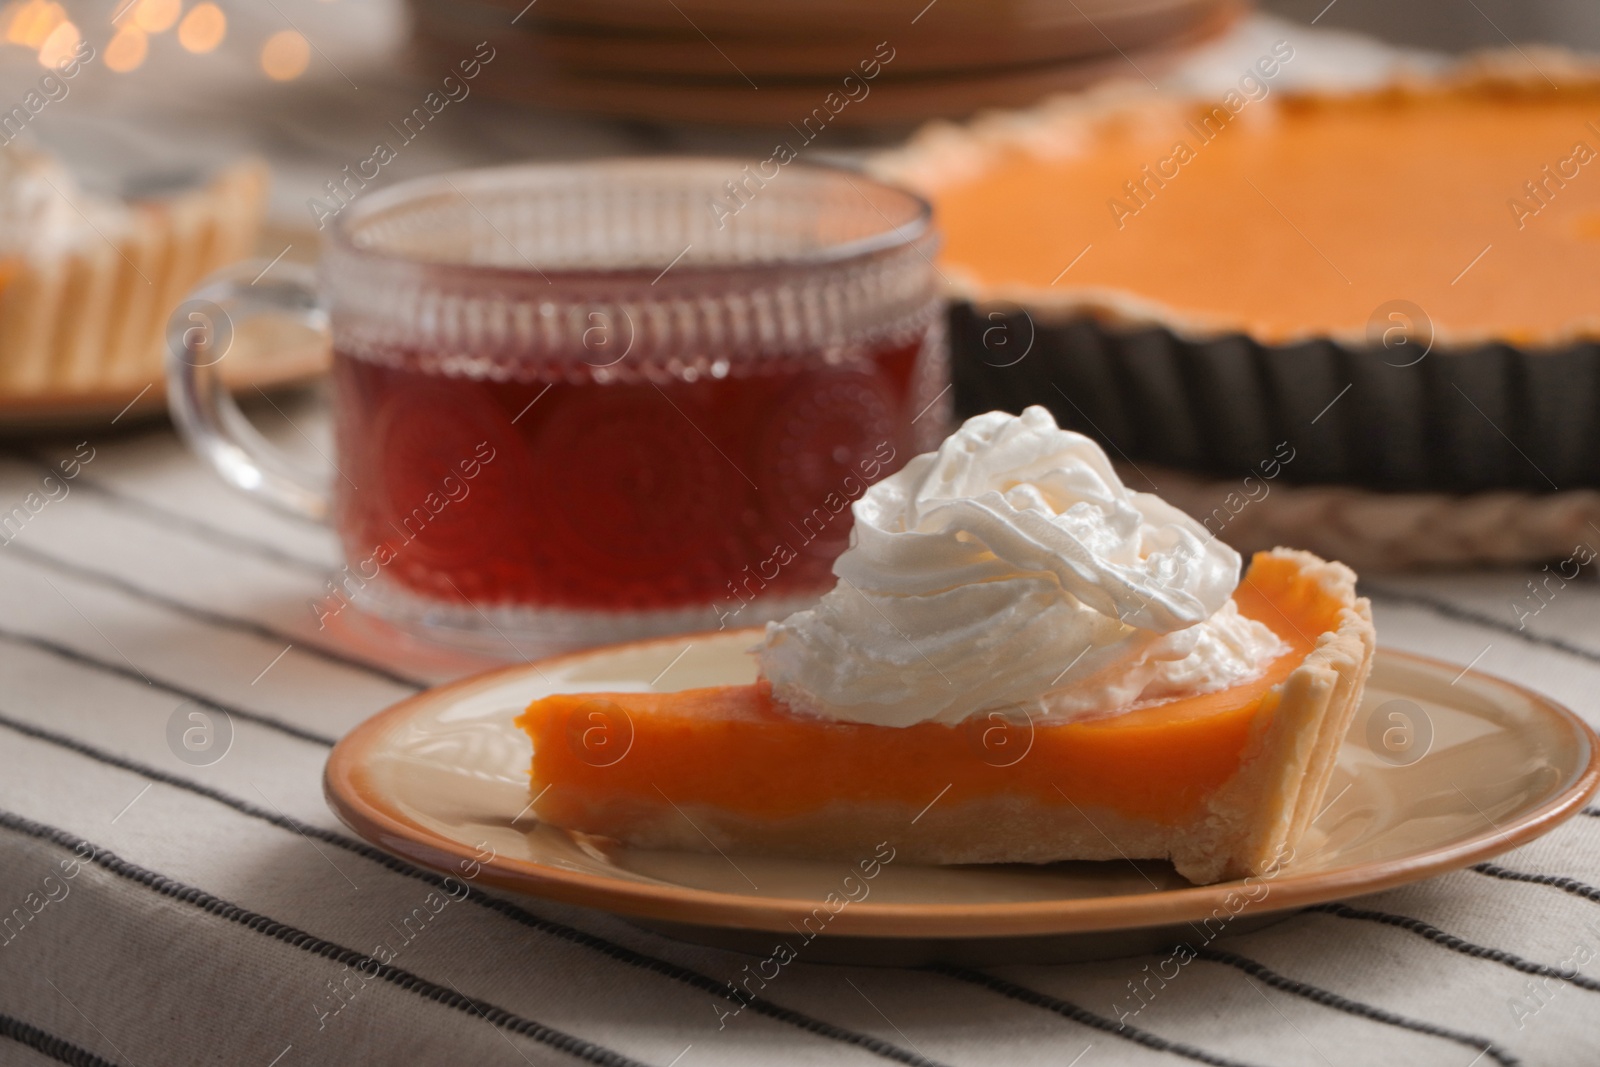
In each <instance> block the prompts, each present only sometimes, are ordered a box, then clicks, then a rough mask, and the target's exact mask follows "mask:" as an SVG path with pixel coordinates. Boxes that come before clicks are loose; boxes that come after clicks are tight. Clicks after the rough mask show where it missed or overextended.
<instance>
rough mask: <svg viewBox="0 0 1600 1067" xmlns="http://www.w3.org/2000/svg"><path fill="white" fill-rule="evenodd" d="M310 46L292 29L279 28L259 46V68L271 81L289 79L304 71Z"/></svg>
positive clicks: (308, 58) (298, 75)
mask: <svg viewBox="0 0 1600 1067" xmlns="http://www.w3.org/2000/svg"><path fill="white" fill-rule="evenodd" d="M310 62H311V46H310V45H309V44H307V43H306V39H305V38H304V37H302V36H300V35H299V34H298V33H296V32H295V31H294V30H279V31H278V32H277V33H275V34H273V35H272V36H271V37H268V38H267V43H266V44H264V45H262V46H261V69H262V71H264V72H265V73H266V75H267V77H269V78H271V79H272V80H273V81H280V82H286V81H291V80H293V79H295V78H298V77H300V75H302V74H304V73H305V72H306V66H307V65H308V64H309V63H310Z"/></svg>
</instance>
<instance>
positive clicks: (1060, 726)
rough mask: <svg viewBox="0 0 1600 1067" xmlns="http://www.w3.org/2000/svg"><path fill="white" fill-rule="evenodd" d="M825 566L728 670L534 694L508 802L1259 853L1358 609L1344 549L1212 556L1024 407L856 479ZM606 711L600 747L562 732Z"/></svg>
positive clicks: (666, 827) (1335, 737) (1323, 726)
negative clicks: (821, 585)
mask: <svg viewBox="0 0 1600 1067" xmlns="http://www.w3.org/2000/svg"><path fill="white" fill-rule="evenodd" d="M855 520H856V526H855V534H854V536H853V538H852V543H851V547H850V548H849V549H848V550H847V551H846V552H845V553H844V554H843V555H842V556H841V557H840V558H839V560H838V561H837V563H836V564H835V567H834V571H835V573H836V575H837V576H838V579H839V581H838V585H837V586H836V588H835V589H834V590H833V591H832V592H830V593H829V594H827V596H825V597H824V598H823V599H822V601H821V602H820V603H819V604H818V605H817V606H815V607H813V608H810V609H807V610H805V611H801V612H797V613H796V614H794V615H792V616H790V617H789V618H788V619H786V620H784V621H783V622H781V623H773V624H769V626H768V627H767V629H766V632H765V634H764V635H762V634H760V633H759V631H752V637H753V638H759V640H760V644H759V645H758V646H757V647H756V648H755V650H754V653H755V655H756V657H757V660H758V661H759V663H760V667H761V677H760V679H759V680H758V681H757V682H755V683H754V684H750V685H734V686H719V687H714V688H707V689H691V690H684V691H679V692H672V693H577V694H560V695H555V696H550V697H545V698H542V699H539V700H536V701H534V702H533V703H532V704H531V705H529V707H528V709H527V710H526V712H525V713H524V714H523V715H522V716H521V717H519V719H518V720H517V721H518V724H519V725H520V726H521V727H522V728H523V729H524V730H526V731H527V733H528V735H529V736H530V737H531V738H532V740H533V749H534V755H533V764H532V789H533V793H534V795H535V796H536V797H537V801H536V803H535V805H534V811H535V812H536V813H537V815H538V817H539V818H540V819H541V820H543V821H545V822H547V823H550V824H553V825H556V826H560V827H565V828H568V829H571V830H575V831H581V832H584V833H588V834H596V835H602V836H606V837H611V838H615V839H618V840H621V841H624V842H627V843H629V844H631V845H635V846H643V847H657V848H676V849H693V850H709V849H711V848H713V847H715V848H719V849H721V850H723V851H725V852H729V853H734V852H744V853H767V854H779V855H795V856H814V857H830V856H839V857H845V858H851V857H855V856H858V855H868V854H871V852H872V849H873V848H874V847H876V846H877V844H878V843H879V842H883V841H888V842H890V843H892V844H893V846H894V848H895V850H896V856H897V858H898V859H900V860H905V861H910V862H920V863H934V864H957V863H1047V862H1052V861H1057V860H1109V859H1124V858H1128V859H1170V860H1171V861H1172V862H1173V864H1174V865H1175V866H1176V868H1177V870H1178V871H1179V873H1181V874H1182V875H1184V876H1185V877H1186V878H1189V879H1190V880H1192V881H1195V882H1201V883H1203V882H1212V881H1217V880H1220V879H1226V878H1236V877H1243V876H1245V875H1249V874H1252V873H1260V872H1262V871H1263V870H1264V869H1267V868H1269V867H1271V866H1273V865H1275V864H1277V863H1279V862H1282V861H1283V860H1284V858H1285V857H1286V856H1287V855H1289V850H1290V849H1292V847H1293V845H1294V844H1295V842H1296V841H1297V840H1298V839H1299V837H1300V836H1301V834H1302V833H1304V831H1305V830H1306V828H1307V826H1308V825H1309V823H1310V821H1311V818H1312V817H1313V815H1314V814H1315V812H1316V811H1317V808H1318V805H1319V803H1320V801H1321V799H1322V796H1323V793H1324V791H1325V789H1326V786H1327V783H1328V779H1329V776H1330V774H1331V772H1332V769H1333V766H1334V763H1335V760H1336V757H1337V754H1338V750H1339V746H1340V744H1341V743H1342V741H1343V739H1344V735H1345V732H1346V730H1347V729H1348V727H1349V724H1350V720H1351V717H1352V716H1353V714H1354V712H1355V709H1356V707H1357V705H1358V703H1359V700H1360V694H1361V689H1362V685H1363V683H1364V682H1365V679H1366V676H1367V672H1368V669H1369V667H1370V664H1371V658H1372V652H1373V647H1374V634H1373V627H1372V621H1371V614H1370V611H1369V609H1368V605H1367V602H1366V601H1365V600H1364V599H1361V598H1358V597H1357V596H1356V595H1355V576H1354V575H1353V574H1352V573H1351V572H1350V571H1349V569H1347V568H1345V567H1343V566H1341V565H1340V564H1337V563H1329V562H1325V561H1323V560H1320V559H1318V558H1316V557H1315V556H1312V555H1310V554H1308V553H1304V552H1295V551H1290V550H1286V549H1275V550H1273V551H1271V552H1264V553H1259V554H1257V555H1256V557H1255V558H1254V559H1253V560H1252V561H1251V564H1250V566H1249V569H1248V570H1247V571H1245V573H1244V575H1243V578H1242V580H1241V579H1240V573H1239V572H1240V559H1239V557H1238V555H1237V554H1236V553H1235V552H1234V551H1233V550H1232V549H1230V548H1228V547H1227V546H1226V545H1223V544H1222V543H1220V542H1218V541H1216V540H1215V539H1213V538H1211V537H1210V536H1209V534H1208V533H1207V532H1206V531H1205V530H1204V529H1203V528H1202V527H1201V526H1200V525H1199V524H1197V523H1196V522H1195V521H1194V520H1193V519H1190V518H1189V517H1188V516H1187V515H1184V514H1183V513H1182V512H1180V511H1178V510H1177V509H1175V508H1173V507H1171V506H1170V505H1168V504H1166V503H1165V502H1163V501H1162V500H1161V499H1160V498H1159V497H1157V496H1154V495H1152V494H1149V493H1141V492H1136V491H1133V490H1130V489H1129V488H1127V487H1126V486H1124V485H1123V484H1122V483H1121V481H1120V480H1119V479H1118V477H1117V475H1116V473H1115V472H1114V471H1113V469H1112V467H1111V465H1110V463H1109V462H1108V461H1107V459H1106V457H1105V455H1104V453H1103V452H1101V450H1100V448H1099V447H1098V446H1097V445H1095V444H1094V443H1093V442H1092V441H1090V440H1089V439H1088V438H1086V437H1083V436H1082V435H1079V434H1076V433H1072V432H1069V431H1065V430H1061V429H1059V428H1058V427H1057V426H1056V424H1055V422H1054V420H1053V419H1052V418H1051V416H1050V415H1049V413H1048V412H1046V411H1045V410H1044V409H1043V408H1030V409H1028V410H1027V411H1025V412H1024V413H1023V414H1022V415H1021V416H1012V415H1006V414H1002V413H999V412H991V413H989V414H986V415H980V416H977V417H975V418H973V419H970V420H968V421H967V423H966V424H965V425H964V426H962V427H961V429H960V430H959V431H958V432H957V433H955V434H954V435H952V436H951V437H950V438H949V439H947V440H946V441H945V442H944V444H943V445H942V446H941V447H940V449H939V451H938V452H936V453H929V454H926V455H922V456H918V457H916V458H915V459H913V460H912V461H911V462H910V463H909V464H908V465H907V466H906V467H905V469H904V470H902V471H900V472H899V473H898V474H895V475H893V476H891V477H890V478H888V479H886V480H884V481H883V482H880V483H878V484H877V485H876V486H874V487H873V488H871V489H869V490H868V491H867V493H866V494H865V495H864V496H863V498H862V499H861V500H860V501H858V502H857V503H856V505H855ZM619 717H624V718H626V720H628V722H629V724H630V726H631V731H630V735H631V745H630V746H629V747H628V748H627V750H626V752H625V753H620V754H619V753H616V752H608V753H607V754H606V755H605V756H604V757H603V758H596V754H595V752H594V751H591V750H588V749H586V747H585V745H584V743H583V738H584V737H585V731H586V730H588V729H589V728H590V726H591V725H598V726H600V727H602V728H603V727H604V726H605V725H606V724H610V723H614V722H616V721H617V719H618V718H619Z"/></svg>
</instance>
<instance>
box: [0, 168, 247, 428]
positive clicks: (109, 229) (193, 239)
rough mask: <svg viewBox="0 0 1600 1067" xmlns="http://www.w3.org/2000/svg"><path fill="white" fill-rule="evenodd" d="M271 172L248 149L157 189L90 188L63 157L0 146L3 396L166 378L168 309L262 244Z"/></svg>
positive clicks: (134, 385) (103, 388) (128, 385)
mask: <svg viewBox="0 0 1600 1067" xmlns="http://www.w3.org/2000/svg"><path fill="white" fill-rule="evenodd" d="M266 187H267V173H266V168H265V166H264V165H263V164H261V163H259V162H255V161H247V162H243V163H239V164H236V165H234V166H231V167H229V168H227V169H225V170H223V171H221V172H220V173H218V174H216V175H214V176H213V177H212V178H211V179H210V180H208V181H206V182H205V183H204V184H200V185H196V186H194V187H191V188H186V189H183V190H181V191H179V192H176V193H174V194H172V195H170V196H166V197H162V198H159V199H149V200H138V201H133V202H124V201H121V200H116V199H112V198H106V197H99V196H93V195H89V194H86V193H84V192H82V191H80V190H79V189H78V187H77V184H76V183H75V182H74V181H73V180H72V176H71V175H70V174H69V173H67V172H66V170H65V169H64V168H63V167H62V166H61V165H60V164H59V163H57V162H56V161H55V160H53V159H51V158H50V157H49V156H47V155H44V154H43V153H40V152H38V151H35V150H32V149H29V148H27V147H25V146H23V145H22V144H21V143H20V142H17V141H13V142H11V143H9V144H7V145H6V146H4V147H3V148H0V399H11V398H27V397H36V396H40V395H45V394H49V395H58V396H59V395H65V394H73V393H89V392H94V393H112V392H115V391H117V390H129V389H132V390H137V389H139V388H140V387H142V386H144V385H145V384H148V383H150V382H154V381H159V380H160V377H161V374H162V361H163V358H164V356H165V351H166V342H165V330H166V325H167V322H166V320H167V316H168V315H169V314H170V313H171V311H172V310H173V308H175V307H176V306H177V305H178V303H179V302H180V301H181V300H182V299H183V295H184V294H185V293H186V292H188V291H189V290H190V289H191V288H193V287H194V285H195V283H196V282H198V281H199V280H200V279H201V278H203V277H205V276H206V275H207V274H210V273H211V272H212V271H214V270H216V269H217V268H219V267H222V266H224V265H227V264H229V263H232V262H234V261H236V260H239V259H242V258H244V257H246V256H248V255H249V254H250V252H251V251H252V249H253V247H254V244H255V240H256V236H257V233H258V231H259V229H260V225H261V217H262V211H263V208H264V204H265V196H266Z"/></svg>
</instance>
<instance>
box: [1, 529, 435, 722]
mask: <svg viewBox="0 0 1600 1067" xmlns="http://www.w3.org/2000/svg"><path fill="white" fill-rule="evenodd" d="M5 550H9V551H10V552H11V553H12V554H13V555H18V556H22V557H23V558H25V559H29V560H32V561H33V562H35V563H38V564H40V565H41V566H44V567H48V568H50V569H51V570H53V571H55V572H56V573H57V574H65V575H69V576H71V577H73V578H77V579H78V580H80V581H83V582H87V583H90V584H92V585H98V586H101V587H103V588H106V589H115V590H116V591H117V592H119V593H122V594H124V595H125V596H129V597H132V598H134V599H135V600H142V601H144V602H145V603H147V604H154V605H156V606H158V607H161V608H164V609H166V610H167V611H170V612H172V613H174V614H177V615H182V616H184V617H186V618H190V619H194V620H195V621H196V622H203V623H206V624H207V625H210V626H216V627H219V628H221V629H225V630H235V631H238V632H239V633H246V634H250V635H251V636H252V637H259V638H261V639H262V640H264V641H271V642H283V643H286V644H292V645H294V647H296V648H298V649H300V650H301V651H302V652H305V653H307V654H308V655H312V656H315V657H317V658H318V659H321V660H323V661H325V662H327V663H332V664H336V665H337V666H340V667H348V668H350V669H352V670H357V671H361V672H363V673H365V674H370V675H372V676H373V677H374V678H381V679H383V680H384V681H386V682H392V683H394V684H395V685H398V686H402V687H404V688H406V689H410V690H413V691H415V690H421V689H426V688H427V684H426V683H424V682H420V681H418V680H417V679H415V678H408V677H406V676H405V675H403V674H398V673H396V672H394V671H391V670H389V669H388V668H387V667H384V666H381V665H379V664H375V663H368V662H367V661H365V660H361V659H356V658H355V657H354V656H347V655H345V654H344V653H343V652H340V651H338V650H337V649H332V648H327V647H325V646H323V645H318V644H314V643H312V642H311V641H308V640H307V639H306V638H305V637H304V636H303V635H301V634H295V633H290V632H289V631H287V630H279V629H276V628H274V627H271V626H268V625H267V624H266V623H263V622H257V621H256V620H255V619H241V618H238V617H236V616H233V615H224V614H222V613H221V612H218V611H212V610H211V609H209V608H202V607H196V606H195V605H193V604H186V603H184V602H183V601H181V600H177V599H175V598H173V597H170V596H167V595H166V594H165V593H158V592H156V591H155V590H153V589H146V588H144V587H143V586H139V585H135V584H134V583H133V582H130V581H128V580H127V579H126V578H123V577H121V576H120V575H116V574H110V573H107V572H106V571H99V570H94V569H93V568H90V567H85V566H83V565H82V564H80V563H76V562H71V561H68V560H63V559H57V558H56V557H54V556H52V555H50V554H48V553H45V552H40V551H39V550H38V549H36V548H30V547H28V546H27V545H24V544H21V543H20V542H17V541H11V542H9V543H7V544H6V545H5Z"/></svg>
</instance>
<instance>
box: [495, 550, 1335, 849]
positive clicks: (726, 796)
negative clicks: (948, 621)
mask: <svg viewBox="0 0 1600 1067" xmlns="http://www.w3.org/2000/svg"><path fill="white" fill-rule="evenodd" d="M1234 600H1235V601H1236V602H1237V604H1238V607H1239V611H1240V613H1241V614H1243V615H1245V616H1247V617H1249V618H1252V619H1255V620H1257V621H1259V622H1261V623H1264V624H1265V625H1266V626H1268V627H1269V628H1270V629H1271V630H1272V631H1273V632H1274V633H1276V634H1277V635H1278V637H1279V638H1281V639H1282V640H1283V641H1284V642H1285V644H1287V645H1288V646H1289V650H1288V651H1287V652H1285V653H1284V654H1283V655H1282V656H1280V657H1279V658H1278V659H1277V660H1275V661H1273V662H1272V663H1271V664H1270V665H1269V667H1268V668H1267V670H1266V671H1265V673H1263V674H1262V675H1261V676H1260V677H1258V678H1256V679H1254V680H1252V681H1250V682H1246V683H1243V684H1240V685H1237V686H1234V687H1232V688H1228V689H1225V690H1221V691H1218V692H1212V693H1206V694H1203V695H1196V696H1192V697H1186V698H1180V699H1175V700H1169V701H1165V702H1162V703H1160V704H1153V705H1148V706H1143V707H1138V708H1135V709H1134V710H1131V711H1126V712H1122V713H1118V714H1108V715H1106V716H1103V717H1098V718H1092V719H1088V720H1083V719H1079V720H1076V721H1070V722H1062V723H1054V724H1052V723H1049V722H1047V721H1040V722H1033V723H1029V722H1028V721H1027V720H1026V719H1025V718H1023V717H1022V716H1020V715H1019V716H1017V717H1015V718H1012V717H998V716H991V717H988V718H985V717H984V716H982V715H979V716H975V717H973V718H971V719H969V720H967V721H966V722H963V723H960V724H955V725H950V724H943V723H932V722H928V723H920V724H917V725H914V726H908V727H892V726H877V725H866V724H858V723H846V722H835V721H828V720H821V719H817V718H814V717H810V716H801V715H796V714H793V713H791V712H789V711H788V709H787V708H785V707H784V706H783V705H781V704H779V703H777V702H775V701H774V700H773V698H772V695H771V691H770V688H769V687H768V686H767V685H766V684H765V683H764V682H759V681H758V682H756V683H755V684H752V685H736V686H718V687H713V688H706V689H690V690H683V691H680V692H674V693H584V694H562V695H556V696H550V697H545V698H543V699H540V700H536V701H534V702H533V703H532V704H531V705H530V706H529V707H528V709H527V711H526V712H525V713H524V714H523V715H521V716H520V717H519V718H518V720H517V723H518V725H519V726H521V727H522V728H523V729H524V730H526V731H527V733H528V735H529V736H530V737H531V738H532V740H533V750H534V755H533V766H532V787H533V792H534V793H535V795H536V796H537V797H538V800H537V803H536V804H535V811H536V814H537V815H538V817H539V818H540V819H541V820H542V821H544V822H547V823H550V824H553V825H556V826H562V827H567V828H570V829H577V830H584V829H587V828H590V827H594V826H597V825H605V819H604V817H603V816H602V815H601V814H600V813H601V811H602V809H605V808H613V809H614V808H615V807H616V806H617V805H619V804H621V805H623V806H631V804H632V803H633V802H637V804H639V805H643V806H645V807H658V806H662V805H663V804H665V803H667V802H670V803H672V804H674V805H678V806H679V807H680V808H681V807H689V806H706V807H712V808H718V809H722V810H725V811H729V812H734V813H737V814H739V815H741V816H744V817H747V818H753V819H771V820H780V819H783V818H786V817H791V816H797V815H804V814H807V813H811V812H816V811H818V810H820V809H823V808H825V807H827V806H828V805H830V804H833V803H836V802H841V801H842V802H846V803H850V802H856V803H863V802H864V803H872V802H890V803H895V804H903V805H906V806H907V807H908V808H910V809H911V810H913V811H915V810H916V809H920V808H922V807H923V806H924V805H926V804H928V803H929V802H930V801H931V800H933V799H934V798H935V796H936V795H937V796H939V797H940V798H941V799H940V802H941V803H944V802H947V801H950V802H959V801H963V800H981V799H984V798H988V797H994V796H1004V795H1017V796H1022V797H1026V798H1027V799H1029V800H1030V801H1032V802H1034V803H1036V804H1039V805H1042V806H1046V807H1048V806H1060V807H1062V808H1070V806H1072V805H1079V806H1083V807H1095V808H1101V809H1110V810H1113V811H1117V812H1120V813H1122V814H1125V815H1127V816H1130V817H1134V818H1139V819H1144V820H1149V821H1151V822H1155V823H1158V824H1163V825H1177V824H1180V823H1182V822H1184V821H1185V820H1187V819H1189V818H1190V817H1192V816H1193V815H1195V814H1196V813H1197V811H1199V810H1200V809H1201V807H1202V806H1203V804H1204V802H1205V800H1206V798H1207V797H1208V796H1209V795H1210V794H1211V793H1213V792H1214V791H1215V790H1216V789H1218V788H1219V787H1220V786H1222V785H1223V784H1224V783H1225V782H1227V781H1228V780H1229V779H1230V778H1232V777H1233V775H1234V774H1235V773H1236V772H1237V771H1238V770H1239V769H1240V767H1241V765H1242V764H1243V763H1244V762H1245V761H1246V760H1247V759H1248V758H1249V757H1250V754H1251V745H1252V741H1253V740H1254V739H1255V738H1256V737H1257V736H1258V735H1259V734H1260V733H1261V731H1262V730H1263V729H1264V728H1265V727H1266V725H1267V724H1268V723H1269V722H1270V720H1271V716H1272V714H1273V710H1274V708H1275V707H1276V705H1277V699H1278V694H1277V692H1276V691H1275V689H1274V687H1275V686H1277V685H1278V684H1279V683H1281V682H1282V681H1283V680H1284V679H1285V678H1286V677H1287V676H1288V675H1289V673H1290V672H1291V671H1292V670H1294V668H1295V667H1296V666H1298V665H1299V664H1300V663H1301V661H1302V660H1303V659H1304V658H1305V656H1306V654H1307V653H1308V652H1309V651H1310V650H1311V649H1312V647H1313V646H1314V644H1315V643H1316V641H1317V638H1318V635H1320V634H1322V633H1324V632H1325V631H1328V630H1331V629H1333V628H1334V627H1335V625H1336V624H1337V618H1338V614H1339V610H1340V604H1339V603H1338V602H1337V601H1336V600H1335V599H1334V598H1333V597H1331V596H1330V595H1328V594H1327V593H1325V592H1323V591H1321V590H1320V589H1318V588H1317V587H1316V586H1315V585H1314V584H1313V583H1311V582H1309V581H1307V580H1305V579H1304V578H1303V577H1302V576H1301V574H1300V573H1299V571H1298V570H1297V569H1296V568H1295V566H1294V565H1293V564H1292V563H1291V562H1287V561H1285V560H1282V559H1276V558H1272V557H1268V556H1266V555H1265V554H1263V555H1261V556H1258V557H1257V558H1256V560H1255V561H1254V562H1253V563H1252V565H1251V567H1250V570H1249V571H1248V573H1247V574H1246V575H1245V579H1244V581H1242V582H1241V583H1240V585H1239V587H1238V590H1237V591H1236V593H1235V595H1234ZM947 785H948V789H946V786H947ZM941 791H943V792H941Z"/></svg>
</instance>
